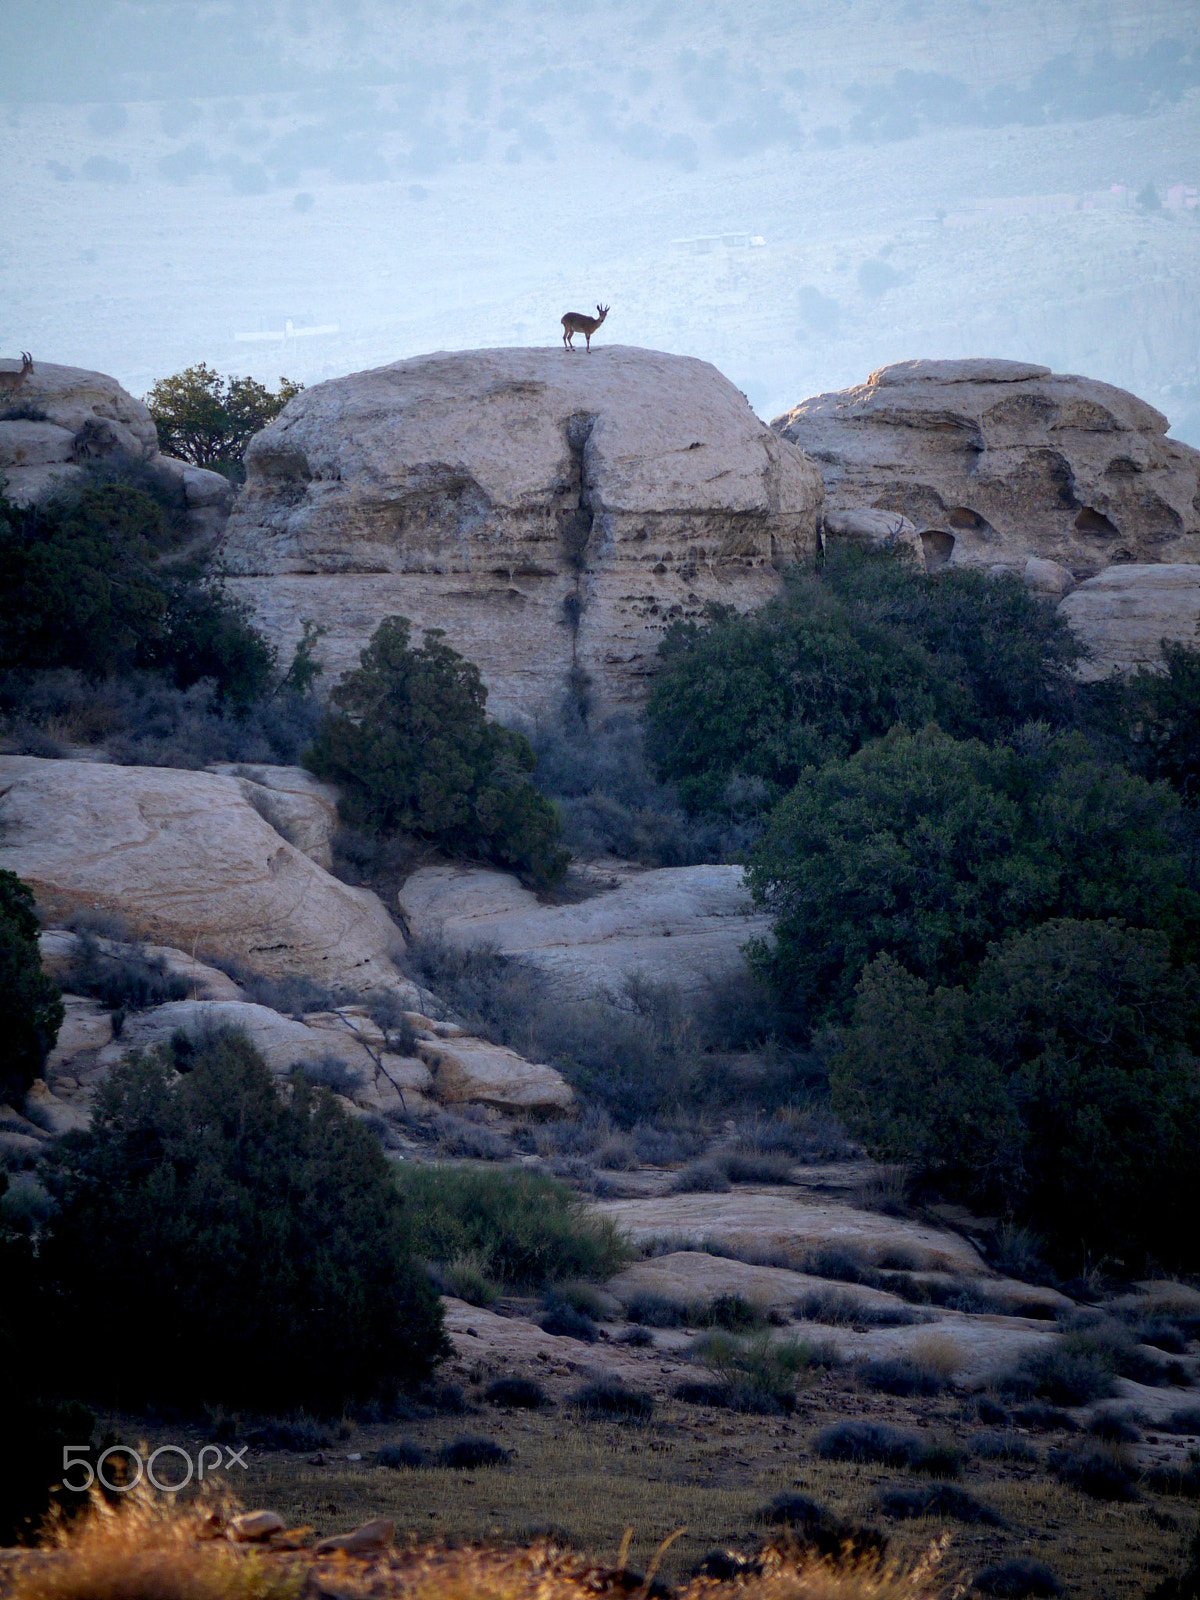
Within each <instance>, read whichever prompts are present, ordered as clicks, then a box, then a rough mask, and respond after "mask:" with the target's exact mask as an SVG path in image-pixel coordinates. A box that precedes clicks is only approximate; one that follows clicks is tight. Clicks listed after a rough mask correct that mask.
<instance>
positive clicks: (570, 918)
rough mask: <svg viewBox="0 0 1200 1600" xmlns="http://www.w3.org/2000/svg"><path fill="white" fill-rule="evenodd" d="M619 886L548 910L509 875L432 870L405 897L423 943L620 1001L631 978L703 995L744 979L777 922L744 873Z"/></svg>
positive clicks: (638, 880) (627, 876) (405, 909)
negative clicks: (750, 956) (468, 952)
mask: <svg viewBox="0 0 1200 1600" xmlns="http://www.w3.org/2000/svg"><path fill="white" fill-rule="evenodd" d="M615 878H616V886H615V887H613V888H611V889H606V890H604V891H603V892H601V893H600V894H597V895H594V896H593V897H592V898H591V899H589V900H583V901H580V902H578V903H577V904H574V905H562V906H548V905H542V904H540V903H539V902H538V900H537V897H536V896H535V895H534V894H532V893H531V892H530V890H528V889H525V888H523V887H522V885H521V884H520V883H518V881H517V880H516V879H515V878H513V877H510V876H509V875H508V874H507V873H503V872H492V871H488V870H485V869H483V868H474V867H451V866H437V867H425V868H422V870H421V871H419V872H416V873H414V874H413V876H412V877H411V878H409V879H408V881H407V882H406V883H405V885H404V888H403V889H402V890H401V892H400V897H399V904H400V910H401V912H402V914H403V916H404V918H405V921H406V924H407V926H408V928H409V930H410V932H411V933H412V934H413V935H414V936H416V937H426V938H428V937H434V938H440V939H442V940H444V941H445V942H446V943H447V944H449V945H451V946H453V947H454V948H456V949H472V948H475V949H477V948H480V947H491V948H494V949H495V950H497V951H498V952H499V953H500V954H502V955H509V956H520V957H521V958H522V959H524V960H527V961H529V962H531V963H532V964H533V965H535V966H537V967H538V968H539V969H540V970H541V971H543V972H546V973H548V974H550V975H552V976H553V977H555V978H556V979H559V980H561V982H562V983H563V985H564V986H565V987H566V988H567V989H568V990H569V991H571V992H573V993H576V994H580V993H588V992H593V993H594V992H600V991H608V992H611V993H618V992H619V991H620V989H621V987H622V986H623V984H624V983H625V982H626V980H627V979H629V978H632V977H634V976H642V977H645V978H648V979H650V980H651V981H652V982H654V983H662V984H671V985H673V986H675V987H677V988H679V989H681V990H684V991H695V990H698V989H700V988H702V987H703V986H704V985H705V984H706V983H707V982H709V981H710V980H721V979H728V978H730V977H737V976H739V975H741V974H743V973H744V972H745V970H746V966H745V957H744V956H743V954H742V947H743V946H744V945H745V944H746V942H747V940H749V939H752V938H758V937H762V936H764V935H765V934H766V933H767V932H768V931H769V929H770V926H771V920H770V918H769V917H767V916H764V915H761V914H759V913H757V912H756V911H755V910H754V907H753V905H752V903H751V901H750V897H749V895H748V894H747V892H746V888H745V883H744V875H743V871H742V868H741V867H736V866H700V867H661V868H658V869H656V870H653V871H649V872H627V873H621V872H619V871H618V872H617V874H615Z"/></svg>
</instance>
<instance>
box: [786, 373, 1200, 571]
mask: <svg viewBox="0 0 1200 1600" xmlns="http://www.w3.org/2000/svg"><path fill="white" fill-rule="evenodd" d="M771 425H772V427H773V428H775V430H776V431H777V432H778V433H779V434H780V435H781V437H783V438H784V439H788V440H790V441H792V442H793V443H794V444H798V445H799V446H801V448H802V449H804V450H805V451H807V452H808V454H809V455H811V456H813V457H814V458H815V459H816V460H817V461H818V462H819V463H820V466H821V471H822V473H823V474H824V478H825V497H826V509H825V518H826V527H827V528H829V527H831V526H833V525H834V524H835V523H836V521H837V519H838V518H839V517H844V516H846V515H847V514H850V513H857V512H861V511H862V510H864V509H867V508H870V509H874V510H883V511H890V512H897V513H900V514H901V515H903V516H905V517H907V518H909V520H910V521H911V522H912V523H913V524H914V526H915V527H916V529H917V532H918V533H919V534H920V536H921V540H922V543H923V545H924V548H925V556H926V561H927V564H928V565H929V566H930V567H931V568H932V567H936V566H939V565H944V564H945V563H946V562H947V561H954V562H956V563H960V564H965V565H971V566H988V567H990V566H997V565H998V566H1004V567H1008V568H1010V569H1011V570H1013V571H1014V572H1017V573H1018V574H1019V573H1021V572H1022V571H1023V569H1024V566H1025V562H1026V560H1027V559H1028V558H1029V557H1030V556H1035V557H1040V558H1045V559H1048V560H1051V561H1055V562H1058V563H1060V564H1062V565H1063V566H1065V567H1067V568H1069V569H1070V571H1071V573H1072V574H1073V575H1074V576H1075V577H1076V578H1077V579H1081V578H1089V577H1091V576H1093V575H1094V574H1095V573H1097V572H1099V571H1101V570H1102V569H1103V568H1106V567H1108V566H1109V565H1110V564H1112V563H1119V562H1130V561H1132V562H1180V561H1200V451H1196V450H1193V449H1191V448H1190V446H1188V445H1185V444H1180V443H1179V442H1178V441H1177V440H1174V439H1168V438H1167V437H1166V433H1167V428H1168V426H1169V424H1168V422H1167V419H1166V417H1164V416H1162V415H1161V413H1160V412H1158V411H1155V410H1154V409H1153V407H1151V406H1148V405H1146V404H1145V402H1144V401H1142V400H1138V399H1137V398H1136V397H1135V396H1133V395H1131V394H1127V393H1126V392H1125V391H1124V390H1123V389H1116V388H1114V387H1113V386H1112V385H1111V384H1107V383H1098V382H1096V381H1094V380H1093V379H1090V378H1080V377H1069V376H1064V375H1062V374H1058V373H1053V372H1051V371H1050V369H1049V368H1048V367H1038V366H1033V365H1031V364H1029V363H1027V362H1021V361H991V360H972V361H902V362H898V363H896V364H895V365H894V366H889V367H881V368H880V370H879V371H878V372H873V373H872V374H871V376H870V377H869V378H868V379H867V381H866V383H864V384H859V385H857V386H856V387H854V388H850V389H841V390H838V391H836V392H834V393H832V394H821V395H816V396H815V397H813V398H812V399H809V400H804V401H802V402H801V403H800V404H799V405H797V406H795V407H793V408H792V410H790V411H788V412H785V413H784V415H783V416H781V417H777V418H776V419H775V420H774V422H773V423H772V424H771Z"/></svg>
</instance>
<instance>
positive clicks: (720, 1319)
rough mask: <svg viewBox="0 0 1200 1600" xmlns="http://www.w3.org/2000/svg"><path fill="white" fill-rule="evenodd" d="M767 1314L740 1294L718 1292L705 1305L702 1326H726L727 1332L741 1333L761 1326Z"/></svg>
mask: <svg viewBox="0 0 1200 1600" xmlns="http://www.w3.org/2000/svg"><path fill="white" fill-rule="evenodd" d="M766 1320H767V1319H766V1315H765V1313H764V1312H763V1310H762V1308H761V1307H760V1306H755V1305H751V1303H750V1301H749V1300H746V1299H745V1298H743V1296H742V1295H740V1294H718V1295H714V1296H713V1298H712V1299H711V1300H710V1301H709V1302H708V1304H707V1305H706V1306H705V1307H704V1309H703V1311H702V1313H701V1317H700V1326H701V1327H705V1328H724V1330H725V1331H726V1333H741V1332H744V1331H745V1330H746V1329H748V1328H761V1327H762V1325H763V1323H764V1322H765V1321H766Z"/></svg>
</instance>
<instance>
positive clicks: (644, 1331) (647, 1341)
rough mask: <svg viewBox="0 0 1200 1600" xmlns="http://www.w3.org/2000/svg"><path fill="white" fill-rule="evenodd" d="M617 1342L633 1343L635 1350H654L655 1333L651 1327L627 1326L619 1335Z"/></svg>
mask: <svg viewBox="0 0 1200 1600" xmlns="http://www.w3.org/2000/svg"><path fill="white" fill-rule="evenodd" d="M617 1343H618V1344H627V1345H631V1346H632V1347H633V1348H634V1349H635V1350H652V1349H653V1348H654V1335H653V1334H652V1333H651V1332H650V1329H649V1328H639V1327H633V1328H626V1329H624V1331H623V1332H621V1333H619V1334H618V1335H617Z"/></svg>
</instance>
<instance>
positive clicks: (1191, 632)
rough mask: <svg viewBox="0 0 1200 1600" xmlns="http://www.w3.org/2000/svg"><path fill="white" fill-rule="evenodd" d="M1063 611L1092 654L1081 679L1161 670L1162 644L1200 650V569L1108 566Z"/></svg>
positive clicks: (1071, 597)
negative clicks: (1167, 642) (1169, 642)
mask: <svg viewBox="0 0 1200 1600" xmlns="http://www.w3.org/2000/svg"><path fill="white" fill-rule="evenodd" d="M1059 609H1060V610H1061V611H1062V613H1063V615H1064V616H1065V617H1066V619H1067V621H1068V622H1069V623H1070V624H1071V627H1072V628H1073V629H1074V630H1075V632H1076V633H1077V634H1078V635H1079V637H1080V638H1081V639H1082V640H1083V641H1084V643H1085V644H1086V645H1087V646H1088V649H1089V650H1090V652H1091V654H1090V655H1089V657H1088V659H1087V660H1086V661H1083V662H1081V663H1080V666H1079V676H1080V677H1081V678H1083V679H1085V680H1087V679H1093V678H1104V677H1107V676H1108V675H1109V674H1110V673H1112V672H1128V671H1130V670H1133V669H1136V668H1138V667H1151V668H1160V667H1161V666H1162V652H1161V651H1160V649H1159V643H1160V641H1161V640H1163V639H1170V640H1172V641H1179V642H1181V643H1183V644H1189V645H1191V646H1192V648H1193V649H1196V648H1200V566H1198V565H1193V564H1191V563H1190V562H1182V561H1168V562H1163V563H1162V564H1161V565H1150V564H1148V563H1145V564H1144V563H1134V564H1131V565H1129V566H1116V567H1109V568H1108V569H1107V570H1106V571H1104V572H1100V573H1097V575H1096V576H1095V577H1094V578H1089V579H1088V580H1087V582H1086V583H1081V584H1080V585H1079V587H1078V588H1077V589H1076V590H1074V592H1073V593H1071V594H1069V595H1068V596H1067V597H1066V599H1065V600H1063V602H1062V604H1061V606H1060V608H1059Z"/></svg>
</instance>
